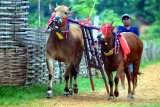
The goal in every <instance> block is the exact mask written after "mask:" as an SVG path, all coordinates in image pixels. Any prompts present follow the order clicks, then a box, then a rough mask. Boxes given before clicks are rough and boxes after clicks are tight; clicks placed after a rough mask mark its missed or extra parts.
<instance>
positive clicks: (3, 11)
mask: <svg viewBox="0 0 160 107" xmlns="http://www.w3.org/2000/svg"><path fill="white" fill-rule="evenodd" d="M28 7H29V6H28V0H7V1H6V0H0V85H24V84H25V79H26V72H27V54H26V53H27V46H26V45H25V38H26V37H27V36H26V35H27V34H28V33H27V30H28V29H24V28H27V25H28V23H27V21H28V18H27V17H28V12H27V8H28Z"/></svg>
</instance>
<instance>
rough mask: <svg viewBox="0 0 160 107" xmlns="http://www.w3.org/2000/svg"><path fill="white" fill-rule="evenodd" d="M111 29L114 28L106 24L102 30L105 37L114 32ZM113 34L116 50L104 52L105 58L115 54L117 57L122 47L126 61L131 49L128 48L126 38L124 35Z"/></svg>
mask: <svg viewBox="0 0 160 107" xmlns="http://www.w3.org/2000/svg"><path fill="white" fill-rule="evenodd" d="M111 28H112V24H104V25H103V26H102V27H101V29H100V30H101V32H102V33H103V35H107V34H109V33H111V32H112V30H111ZM112 34H113V35H114V48H113V49H111V50H109V51H108V52H104V55H105V56H110V55H113V54H115V55H117V54H118V53H119V49H120V46H121V49H122V51H123V56H124V60H126V59H127V55H129V54H130V48H129V46H128V43H127V41H126V39H125V38H124V36H123V35H121V34H117V33H116V32H112ZM102 51H103V50H102Z"/></svg>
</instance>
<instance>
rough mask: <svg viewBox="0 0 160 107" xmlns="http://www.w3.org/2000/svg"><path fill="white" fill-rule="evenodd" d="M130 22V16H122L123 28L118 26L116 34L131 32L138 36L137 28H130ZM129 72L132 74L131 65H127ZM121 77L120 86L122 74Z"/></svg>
mask: <svg viewBox="0 0 160 107" xmlns="http://www.w3.org/2000/svg"><path fill="white" fill-rule="evenodd" d="M131 22H132V18H131V15H130V14H124V15H122V23H123V26H118V28H117V30H116V31H117V32H116V34H117V33H122V32H132V33H135V34H136V35H137V36H139V30H138V28H137V27H135V26H131ZM129 71H130V72H131V73H133V64H130V65H129ZM120 76H121V82H122V84H124V80H123V78H124V77H125V76H124V75H123V74H121V75H120Z"/></svg>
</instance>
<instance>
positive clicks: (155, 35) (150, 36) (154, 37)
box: [142, 21, 160, 44]
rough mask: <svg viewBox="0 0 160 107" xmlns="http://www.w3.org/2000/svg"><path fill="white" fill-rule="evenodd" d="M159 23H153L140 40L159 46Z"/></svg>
mask: <svg viewBox="0 0 160 107" xmlns="http://www.w3.org/2000/svg"><path fill="white" fill-rule="evenodd" d="M159 25H160V21H156V22H155V23H153V24H152V25H151V26H150V27H149V28H148V29H147V30H146V32H145V34H143V35H142V39H145V40H148V41H151V42H154V43H157V44H158V43H159V44H160V29H159Z"/></svg>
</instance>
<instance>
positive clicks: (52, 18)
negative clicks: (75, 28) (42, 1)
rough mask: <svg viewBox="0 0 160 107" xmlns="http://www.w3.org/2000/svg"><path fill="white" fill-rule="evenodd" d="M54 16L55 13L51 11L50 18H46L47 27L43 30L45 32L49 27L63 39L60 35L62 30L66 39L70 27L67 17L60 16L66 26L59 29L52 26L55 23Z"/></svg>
mask: <svg viewBox="0 0 160 107" xmlns="http://www.w3.org/2000/svg"><path fill="white" fill-rule="evenodd" d="M55 16H56V14H55V13H52V16H51V18H50V19H49V20H48V27H47V29H46V31H45V32H47V31H48V29H51V30H52V31H54V32H56V34H57V36H58V38H59V39H63V36H62V35H61V33H60V32H64V33H66V39H67V38H68V33H69V27H70V25H69V21H68V17H66V18H62V20H63V24H64V25H66V27H65V30H60V29H58V28H53V25H54V24H55V20H54V18H55Z"/></svg>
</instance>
